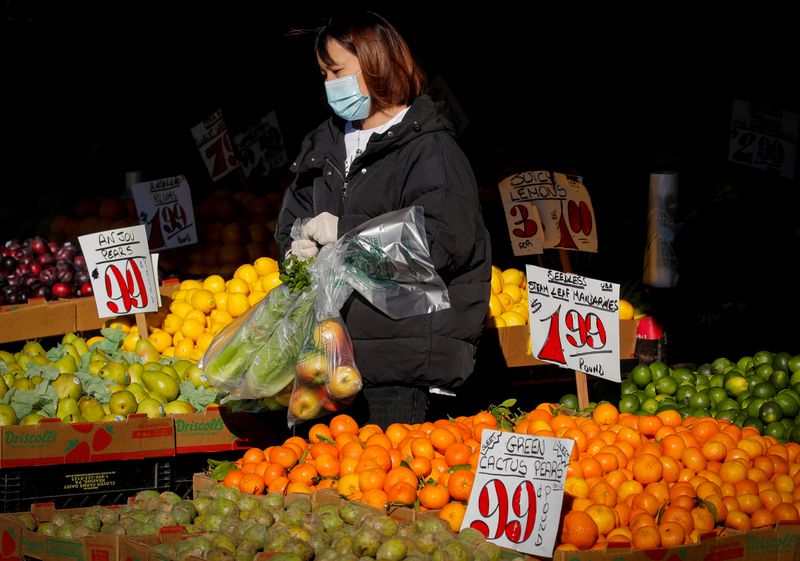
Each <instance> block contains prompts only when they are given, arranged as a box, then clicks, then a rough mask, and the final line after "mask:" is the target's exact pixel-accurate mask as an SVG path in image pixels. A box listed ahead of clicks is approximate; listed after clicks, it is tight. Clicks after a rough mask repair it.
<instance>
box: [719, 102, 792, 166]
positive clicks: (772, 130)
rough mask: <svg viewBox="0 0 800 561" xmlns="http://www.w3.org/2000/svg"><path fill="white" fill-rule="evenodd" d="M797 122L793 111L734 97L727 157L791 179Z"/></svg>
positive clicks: (738, 162)
mask: <svg viewBox="0 0 800 561" xmlns="http://www.w3.org/2000/svg"><path fill="white" fill-rule="evenodd" d="M799 123H800V115H798V114H797V113H793V112H791V111H784V110H782V109H779V108H778V107H773V106H770V105H766V104H763V103H756V102H750V101H745V100H743V99H734V100H733V111H732V114H731V133H730V145H729V150H728V159H729V160H730V161H732V162H736V163H737V164H744V165H746V166H750V167H753V168H757V169H761V170H764V171H766V172H770V173H776V174H780V176H781V177H785V178H786V179H794V169H795V163H796V161H797V133H798V124H799Z"/></svg>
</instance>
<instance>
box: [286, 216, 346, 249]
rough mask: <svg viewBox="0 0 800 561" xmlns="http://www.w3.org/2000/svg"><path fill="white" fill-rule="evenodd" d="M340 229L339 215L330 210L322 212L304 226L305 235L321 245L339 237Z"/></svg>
mask: <svg viewBox="0 0 800 561" xmlns="http://www.w3.org/2000/svg"><path fill="white" fill-rule="evenodd" d="M338 231H339V217H338V216H334V215H332V214H331V213H330V212H321V213H320V214H318V215H317V216H315V217H314V218H312V219H311V220H309V221H308V222H307V223H306V225H305V226H303V237H304V238H306V239H308V240H315V241H316V242H317V243H318V244H319V245H326V244H329V243H333V242H335V241H336V240H337V239H338ZM292 246H293V247H294V244H292Z"/></svg>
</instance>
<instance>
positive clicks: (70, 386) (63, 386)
mask: <svg viewBox="0 0 800 561" xmlns="http://www.w3.org/2000/svg"><path fill="white" fill-rule="evenodd" d="M51 385H52V386H53V388H55V390H56V395H57V396H58V399H64V398H65V397H71V398H72V399H76V400H77V399H78V398H79V397H80V396H81V395H83V386H81V381H80V380H79V379H78V377H77V376H75V375H74V374H61V375H60V376H59V377H58V378H56V379H55V380H53V383H52V384H51Z"/></svg>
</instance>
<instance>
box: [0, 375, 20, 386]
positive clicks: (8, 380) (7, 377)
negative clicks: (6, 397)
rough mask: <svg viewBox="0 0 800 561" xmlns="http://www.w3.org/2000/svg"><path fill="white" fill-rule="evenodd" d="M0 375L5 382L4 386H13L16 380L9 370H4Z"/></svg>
mask: <svg viewBox="0 0 800 561" xmlns="http://www.w3.org/2000/svg"><path fill="white" fill-rule="evenodd" d="M0 377H1V378H3V381H4V382H5V383H6V388H13V387H14V383H15V382H16V381H17V379H16V378H15V377H14V375H13V374H12V373H11V372H6V373H5V374H3V375H2V376H0Z"/></svg>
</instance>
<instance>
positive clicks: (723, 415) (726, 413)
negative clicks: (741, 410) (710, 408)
mask: <svg viewBox="0 0 800 561" xmlns="http://www.w3.org/2000/svg"><path fill="white" fill-rule="evenodd" d="M714 418H715V419H724V420H725V421H731V422H733V420H734V419H735V418H736V411H734V410H733V409H725V410H723V411H717V414H716V415H714Z"/></svg>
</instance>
